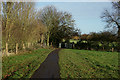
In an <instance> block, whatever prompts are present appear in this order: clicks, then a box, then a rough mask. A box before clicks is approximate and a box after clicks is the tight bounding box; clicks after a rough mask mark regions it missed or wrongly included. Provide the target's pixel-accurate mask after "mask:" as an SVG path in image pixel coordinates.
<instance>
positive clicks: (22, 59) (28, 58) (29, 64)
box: [2, 49, 52, 79]
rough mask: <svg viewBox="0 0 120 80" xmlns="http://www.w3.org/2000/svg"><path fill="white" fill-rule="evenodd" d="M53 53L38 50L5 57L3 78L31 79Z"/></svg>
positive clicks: (47, 50) (49, 50)
mask: <svg viewBox="0 0 120 80" xmlns="http://www.w3.org/2000/svg"><path fill="white" fill-rule="evenodd" d="M51 51H52V50H51V49H38V50H35V51H32V52H31V53H24V54H21V55H14V56H9V57H3V59H2V78H3V79H11V78H30V77H31V75H32V74H33V73H34V71H35V70H36V69H37V68H38V67H39V66H40V64H41V63H42V62H43V61H44V60H45V58H46V57H47V55H48V54H49V53H50V52H51Z"/></svg>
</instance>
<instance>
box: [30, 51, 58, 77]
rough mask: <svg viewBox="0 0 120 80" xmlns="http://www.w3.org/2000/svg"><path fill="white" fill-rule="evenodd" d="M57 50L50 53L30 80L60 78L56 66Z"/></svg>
mask: <svg viewBox="0 0 120 80" xmlns="http://www.w3.org/2000/svg"><path fill="white" fill-rule="evenodd" d="M59 50H60V49H56V50H54V51H52V52H51V53H50V54H49V55H48V56H47V58H46V59H45V61H44V62H43V63H42V64H41V65H40V67H39V68H38V69H37V70H36V71H35V72H34V74H33V75H32V77H31V78H60V73H59V71H60V70H59V64H58V59H59V56H58V52H59Z"/></svg>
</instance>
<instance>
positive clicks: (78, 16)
mask: <svg viewBox="0 0 120 80" xmlns="http://www.w3.org/2000/svg"><path fill="white" fill-rule="evenodd" d="M47 5H54V6H55V7H56V8H57V9H58V10H61V11H67V12H69V13H71V14H72V16H73V19H74V20H75V24H76V25H75V27H77V28H79V29H80V30H81V32H82V34H84V33H86V34H88V33H90V32H99V31H103V30H104V27H105V25H106V23H104V22H102V20H101V18H100V16H101V14H102V12H103V11H104V9H111V2H36V9H40V8H43V7H45V6H47Z"/></svg>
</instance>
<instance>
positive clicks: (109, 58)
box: [59, 49, 119, 78]
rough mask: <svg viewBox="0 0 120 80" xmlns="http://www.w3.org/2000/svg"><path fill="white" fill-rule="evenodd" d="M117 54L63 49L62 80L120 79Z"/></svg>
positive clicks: (61, 55) (60, 54) (60, 56)
mask: <svg viewBox="0 0 120 80" xmlns="http://www.w3.org/2000/svg"><path fill="white" fill-rule="evenodd" d="M118 54H119V53H117V52H103V51H88V50H75V49H63V50H61V51H60V52H59V65H60V77H61V78H119V74H118Z"/></svg>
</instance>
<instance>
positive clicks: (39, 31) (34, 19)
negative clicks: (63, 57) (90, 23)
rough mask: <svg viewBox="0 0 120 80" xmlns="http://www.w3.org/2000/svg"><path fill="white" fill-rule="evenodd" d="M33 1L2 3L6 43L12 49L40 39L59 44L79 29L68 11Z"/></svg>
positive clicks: (8, 48)
mask: <svg viewBox="0 0 120 80" xmlns="http://www.w3.org/2000/svg"><path fill="white" fill-rule="evenodd" d="M34 6H35V3H30V2H3V3H2V47H3V49H4V50H6V54H8V51H9V50H10V49H11V50H14V51H16V53H18V49H25V48H26V47H28V48H29V47H30V46H31V45H33V44H36V43H38V42H39V43H41V45H42V44H44V43H47V46H49V44H50V43H51V45H52V44H54V45H57V44H58V43H59V42H60V41H61V40H62V39H63V38H66V39H68V38H70V37H71V36H72V35H73V34H74V33H76V32H77V31H76V30H75V28H74V20H73V19H72V15H71V14H69V13H68V12H62V11H59V10H57V9H56V8H55V7H54V6H47V7H44V8H43V9H41V10H36V9H35V8H34Z"/></svg>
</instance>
